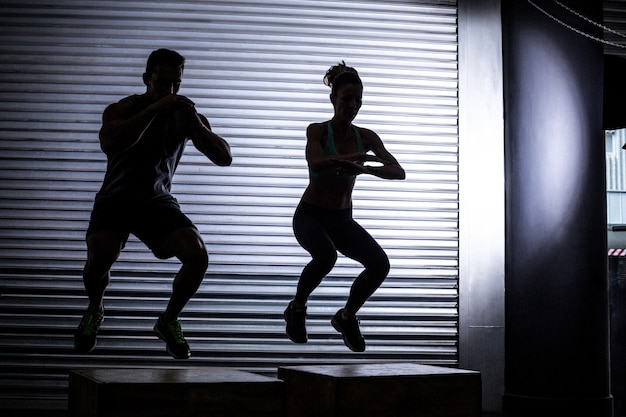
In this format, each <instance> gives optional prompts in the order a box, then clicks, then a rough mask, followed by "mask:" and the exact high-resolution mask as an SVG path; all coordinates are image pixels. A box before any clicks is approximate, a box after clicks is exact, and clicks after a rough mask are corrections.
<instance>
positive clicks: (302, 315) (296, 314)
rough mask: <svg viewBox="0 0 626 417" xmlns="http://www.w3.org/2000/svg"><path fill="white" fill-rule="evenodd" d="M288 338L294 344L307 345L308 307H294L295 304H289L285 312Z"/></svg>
mask: <svg viewBox="0 0 626 417" xmlns="http://www.w3.org/2000/svg"><path fill="white" fill-rule="evenodd" d="M283 316H284V317H285V323H286V328H285V332H286V333H287V337H289V340H291V341H292V342H294V343H306V342H307V340H308V336H307V333H306V307H301V308H297V307H293V303H289V305H288V306H287V308H286V309H285V312H284V313H283Z"/></svg>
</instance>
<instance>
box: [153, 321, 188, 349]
mask: <svg viewBox="0 0 626 417" xmlns="http://www.w3.org/2000/svg"><path fill="white" fill-rule="evenodd" d="M154 332H155V333H156V334H157V336H159V339H161V340H163V341H165V344H166V346H167V353H169V354H170V355H172V357H173V358H174V359H189V358H190V357H191V350H190V349H189V345H188V344H187V341H186V340H185V337H184V336H183V329H182V327H181V326H180V320H174V321H172V322H169V323H166V322H164V321H163V319H162V318H161V316H159V319H158V320H157V322H156V324H155V325H154Z"/></svg>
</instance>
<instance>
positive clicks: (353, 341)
mask: <svg viewBox="0 0 626 417" xmlns="http://www.w3.org/2000/svg"><path fill="white" fill-rule="evenodd" d="M342 312H343V309H340V310H339V311H337V313H335V315H334V316H333V319H332V320H331V321H330V324H332V325H333V327H334V328H335V330H337V331H338V332H339V333H341V334H342V336H343V343H345V344H346V346H348V348H349V349H350V350H351V351H353V352H364V351H365V339H363V336H362V335H361V331H360V330H359V320H357V318H356V316H347V317H346V318H344V317H343V314H342Z"/></svg>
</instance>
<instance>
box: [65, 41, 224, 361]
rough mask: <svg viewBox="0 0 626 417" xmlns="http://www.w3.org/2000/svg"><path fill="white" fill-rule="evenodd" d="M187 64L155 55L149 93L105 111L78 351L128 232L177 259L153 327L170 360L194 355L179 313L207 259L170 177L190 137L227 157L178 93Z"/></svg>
mask: <svg viewBox="0 0 626 417" xmlns="http://www.w3.org/2000/svg"><path fill="white" fill-rule="evenodd" d="M184 64H185V59H184V58H183V57H182V56H181V55H180V54H178V53H177V52H175V51H171V50H167V49H159V50H156V51H154V52H152V53H151V54H150V56H149V57H148V62H147V65H146V72H145V73H144V74H143V82H144V84H145V85H146V92H145V93H144V94H137V95H131V96H129V97H126V98H124V99H122V100H120V101H119V102H117V103H113V104H111V105H109V106H108V107H107V108H106V109H105V111H104V114H103V116H102V127H101V129H100V135H99V137H100V146H101V148H102V150H103V152H104V153H105V154H106V156H107V170H106V174H105V176H104V181H103V184H102V187H101V189H100V191H99V192H98V194H97V195H96V198H95V203H94V207H93V211H92V213H91V219H90V222H89V228H88V230H87V237H86V240H87V262H86V264H85V268H84V271H83V281H84V284H85V289H86V292H87V295H88V297H89V306H88V308H87V311H86V312H85V314H84V316H83V318H82V320H81V322H80V324H79V326H78V329H77V330H76V333H75V335H74V345H75V347H76V349H77V350H79V351H81V352H91V351H92V350H93V349H94V348H95V346H96V336H97V332H98V329H99V327H100V323H101V322H102V320H103V318H104V309H103V296H104V292H105V289H106V287H107V285H108V283H109V279H110V268H111V266H112V265H113V263H114V262H115V261H116V260H117V258H118V256H119V254H120V252H121V250H122V249H123V248H124V245H125V243H126V241H127V239H128V236H129V234H130V233H132V234H134V235H135V236H137V238H139V239H140V240H141V241H142V242H144V243H145V244H146V245H147V246H148V247H149V248H150V249H151V250H152V252H153V253H154V255H155V256H156V257H158V258H160V259H167V258H171V257H173V256H175V257H177V258H178V259H179V260H180V262H181V263H182V266H181V268H180V271H179V272H178V274H177V275H176V277H175V278H174V282H173V289H172V294H171V297H170V300H169V302H168V304H167V307H166V309H165V311H164V312H163V313H162V314H161V315H160V316H159V318H158V319H157V322H156V324H155V326H154V331H155V333H156V335H157V336H158V337H159V338H160V339H162V340H164V341H165V343H166V345H167V351H168V353H169V354H170V355H172V356H173V357H174V358H177V359H187V358H189V357H190V356H191V351H190V349H189V345H188V344H187V342H186V340H185V338H184V336H183V332H182V329H181V325H180V321H179V320H178V315H179V314H180V312H181V311H182V309H183V307H184V306H185V305H186V304H187V302H188V301H189V299H190V298H191V297H192V296H193V294H195V292H196V290H197V289H198V287H199V286H200V283H201V282H202V279H203V277H204V274H205V272H206V269H207V267H208V262H209V261H208V254H207V250H206V247H205V245H204V242H203V240H202V237H201V236H200V234H199V233H198V230H197V229H196V227H195V226H194V224H193V223H192V222H191V220H190V219H189V218H187V216H185V215H184V214H183V213H182V211H181V210H180V207H179V205H178V202H177V201H176V199H175V198H174V197H173V196H172V195H171V194H170V188H171V185H172V177H173V175H174V171H175V170H176V167H177V165H178V162H179V161H180V158H181V156H182V154H183V150H184V148H185V144H186V142H187V140H189V139H191V141H192V142H193V144H194V146H195V147H196V148H197V149H198V150H199V151H200V152H202V153H203V154H204V155H206V156H207V157H208V158H209V159H210V160H211V161H212V162H213V163H215V164H217V165H219V166H228V165H230V164H231V161H232V157H231V154H230V148H229V146H228V144H227V143H226V141H224V139H222V138H221V137H220V136H218V135H216V134H215V133H213V132H212V131H211V126H210V125H209V122H208V120H207V119H206V118H205V117H204V116H202V115H200V114H198V113H197V112H196V109H195V107H194V103H193V102H192V101H191V100H189V99H188V98H187V97H185V96H182V95H179V94H178V90H179V88H180V84H181V79H182V75H183V68H184Z"/></svg>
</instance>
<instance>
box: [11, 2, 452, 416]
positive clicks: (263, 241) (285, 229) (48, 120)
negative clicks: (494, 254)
mask: <svg viewBox="0 0 626 417" xmlns="http://www.w3.org/2000/svg"><path fill="white" fill-rule="evenodd" d="M0 23H1V24H0V54H1V56H2V65H1V66H0V95H1V96H0V97H1V99H0V268H1V271H0V272H1V274H0V282H1V285H2V288H1V291H2V294H1V296H0V317H1V319H0V336H1V337H0V339H1V340H0V365H1V366H2V370H3V371H2V372H3V374H2V375H1V376H0V385H2V387H3V390H2V392H3V394H0V399H2V400H3V403H2V404H5V405H6V404H12V401H14V399H15V398H18V400H15V401H17V403H18V405H17V406H19V399H20V398H26V397H29V396H30V397H32V399H35V398H38V399H39V401H45V399H46V398H48V399H51V401H52V402H55V401H57V402H56V403H55V404H57V405H56V406H58V407H63V406H64V405H63V404H64V402H63V401H64V393H65V389H66V383H67V382H66V377H67V375H66V371H67V370H68V369H71V368H73V367H90V366H99V367H102V366H125V367H128V366H144V367H145V366H159V365H161V366H163V365H165V366H171V364H172V362H171V360H170V359H169V358H168V357H167V355H166V354H165V352H164V350H163V346H162V344H161V342H159V341H157V340H156V339H155V338H154V336H153V335H152V334H151V327H152V322H153V320H154V318H155V317H156V315H157V314H158V312H159V311H160V310H162V308H163V307H164V305H165V303H166V300H167V298H168V295H169V288H170V285H171V276H172V274H173V273H174V272H175V271H176V270H177V269H178V263H177V262H175V261H159V260H156V259H155V258H154V257H153V256H152V255H151V253H150V252H149V251H148V250H147V249H146V248H145V247H144V246H143V245H142V244H141V243H140V242H138V241H137V240H135V239H134V238H131V240H130V241H129V243H128V245H127V247H126V249H125V251H124V252H123V254H122V256H121V258H120V260H119V262H118V263H117V264H116V265H115V267H114V270H113V281H112V284H111V287H110V289H109V291H108V292H107V294H106V300H105V308H106V310H107V318H106V320H105V323H104V325H103V328H102V331H101V337H100V338H99V344H98V348H97V349H96V351H95V353H94V354H93V355H89V356H80V355H77V354H76V353H75V352H74V351H73V350H72V347H71V345H72V332H73V329H74V328H75V326H76V325H77V323H78V320H79V318H80V315H81V314H82V309H83V308H84V306H85V304H86V299H85V296H84V291H83V290H82V283H81V280H80V273H81V269H82V265H83V263H84V260H85V244H84V232H85V229H86V227H87V221H88V218H89V212H90V209H91V205H92V202H93V197H94V195H95V193H96V192H97V190H98V188H99V186H100V183H101V180H102V177H103V173H104V169H105V156H104V154H103V153H102V152H101V151H100V149H99V145H98V141H97V132H98V129H99V125H100V118H101V114H102V111H103V110H104V108H105V106H106V105H107V104H109V103H112V102H114V101H117V100H119V99H120V98H122V97H123V96H125V95H128V94H134V93H141V92H143V91H144V88H145V87H144V86H143V85H142V82H141V74H142V72H143V69H144V65H145V60H146V58H147V56H148V54H149V53H150V51H152V50H153V49H156V48H159V47H167V48H172V49H176V50H178V51H179V52H181V53H182V54H183V55H184V56H185V57H186V58H187V64H186V67H185V75H184V79H183V84H182V88H181V94H184V95H187V96H189V97H191V98H192V99H193V100H194V101H195V102H196V106H197V108H198V109H199V110H200V112H201V113H203V114H205V115H206V116H207V117H208V118H209V120H210V121H211V124H212V127H213V129H214V130H215V131H216V132H217V133H218V134H220V135H221V136H222V137H224V138H225V139H226V140H227V141H228V142H229V143H230V145H231V147H232V153H233V165H232V166H231V167H227V168H224V167H215V166H213V165H211V163H210V162H209V161H207V160H206V158H204V157H203V156H202V155H201V154H200V153H199V152H198V151H197V150H195V149H194V148H193V145H191V144H190V145H189V146H188V148H187V149H186V151H185V155H184V156H183V159H182V161H181V164H180V167H179V169H178V172H177V174H176V176H175V178H174V187H173V192H174V194H175V195H176V196H177V198H178V199H179V201H180V203H181V205H182V206H183V210H184V211H185V212H186V213H188V215H189V216H190V217H191V218H192V219H193V220H194V222H195V223H196V224H197V225H198V227H199V229H200V232H201V234H202V236H203V237H204V239H205V241H206V243H207V246H208V248H209V252H210V260H211V265H210V267H209V273H208V275H207V279H206V280H205V283H204V284H203V286H202V288H201V289H200V291H199V292H198V294H197V296H196V297H195V298H194V299H193V300H192V301H191V302H190V304H189V305H188V307H187V308H186V309H185V312H184V316H183V323H184V327H185V329H186V334H187V336H188V338H189V339H190V342H191V344H192V349H193V351H194V359H193V360H192V361H190V362H188V363H185V364H180V363H179V362H176V365H177V366H204V365H215V364H222V365H227V366H237V367H239V368H243V369H248V370H255V371H259V372H265V373H271V372H274V371H275V369H276V367H277V366H278V365H288V364H293V363H303V362H306V363H311V362H313V363H315V362H324V363H329V362H337V361H380V360H407V359H408V360H418V361H420V362H423V363H438V364H448V365H451V366H454V365H455V364H456V363H457V356H456V355H457V350H456V341H457V329H456V326H457V319H458V309H457V283H458V230H457V229H458V210H459V208H458V195H457V193H458V170H457V142H458V132H457V113H458V112H457V110H458V109H457V107H458V106H457V79H458V76H457V38H456V35H457V33H456V2H455V1H419V2H414V1H412V2H409V1H358V2H343V3H342V2H333V1H302V0H295V1H286V0H284V1H211V2H206V1H190V0H187V1H177V2H174V1H156V2H155V1H89V2H84V1H69V0H60V1H55V2H52V1H41V0H21V1H15V2H10V1H4V2H2V4H0ZM341 60H345V61H346V63H347V64H349V65H351V66H355V67H356V68H357V69H358V70H359V72H360V74H361V76H362V78H363V81H364V84H365V91H364V104H363V108H362V110H361V112H360V114H359V116H358V117H357V119H356V120H355V124H357V125H360V126H363V127H367V128H371V129H373V130H374V131H376V132H377V133H378V134H379V135H380V136H381V137H382V138H383V140H384V142H385V144H386V146H387V147H388V149H389V150H390V151H391V152H392V153H393V154H394V155H395V156H396V157H397V159H398V160H399V161H400V163H401V164H402V166H403V167H404V168H405V170H406V172H407V179H406V180H405V181H397V182H392V181H383V180H380V179H376V178H365V177H363V178H359V179H358V181H357V186H356V189H355V192H354V204H355V209H354V215H355V218H357V219H358V220H359V221H360V222H361V223H362V224H363V225H364V226H365V227H366V228H367V229H368V230H369V231H370V232H371V233H372V235H373V236H374V237H375V238H377V240H378V241H379V242H380V243H381V245H382V246H383V247H384V248H385V249H386V251H387V253H388V254H389V256H390V260H391V265H392V270H391V273H390V276H389V278H388V280H387V281H386V282H385V283H384V284H383V286H382V287H381V289H380V290H379V291H378V292H377V293H376V294H375V295H374V297H372V299H371V300H370V302H369V303H368V304H367V305H366V307H364V308H363V310H362V312H361V318H362V324H363V331H364V333H365V335H366V337H367V338H368V343H369V348H368V351H367V352H366V353H365V354H363V355H355V354H352V353H351V352H349V351H348V350H347V349H346V348H345V346H343V344H342V343H341V339H340V338H339V337H338V335H337V334H336V333H334V331H333V330H332V328H330V325H329V323H328V321H329V319H330V316H331V315H332V313H334V311H335V310H336V309H337V308H339V307H340V306H341V303H342V302H343V300H344V299H345V296H346V295H347V291H348V289H349V285H350V284H351V282H352V280H351V277H353V276H355V275H356V274H358V273H359V272H360V267H359V265H358V264H356V263H354V262H353V261H350V260H348V259H345V258H341V257H340V259H339V260H338V263H337V267H336V268H335V269H334V270H333V272H332V273H331V275H330V276H329V277H328V278H327V279H326V280H325V281H324V283H323V285H322V286H321V287H320V288H319V289H318V290H317V291H316V292H315V293H314V295H313V297H312V299H311V304H310V308H309V312H310V315H311V317H310V333H311V339H312V340H311V342H310V343H309V345H306V346H296V345H292V344H291V343H290V342H289V341H288V340H287V339H286V337H285V336H284V332H283V322H282V318H281V313H282V309H283V308H284V305H285V304H286V303H287V302H288V300H289V298H290V297H291V296H292V294H293V292H294V288H295V283H296V282H295V281H296V279H297V276H298V274H299V273H300V271H301V269H302V267H303V266H304V265H305V264H306V263H307V262H308V256H307V254H306V252H304V251H303V250H302V249H301V248H300V247H299V246H298V244H297V242H296V241H295V238H294V237H293V232H292V230H291V216H292V214H293V211H294V209H295V206H296V205H297V203H298V200H299V197H300V195H301V193H302V192H303V190H304V188H305V186H306V184H307V168H306V162H305V160H304V144H305V138H304V132H305V129H306V126H307V125H308V124H309V123H311V122H314V121H322V120H325V119H328V118H330V117H331V116H332V107H331V105H330V103H329V100H328V93H329V91H328V88H327V87H325V86H324V85H323V84H322V82H321V81H322V76H323V75H324V73H325V71H326V69H327V68H328V67H329V66H330V65H333V64H335V63H337V62H339V61H341ZM24 352H26V353H27V355H26V357H25V355H24ZM9 387H11V388H10V389H9ZM2 404H0V406H1V405H2ZM59 404H60V405H59Z"/></svg>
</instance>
